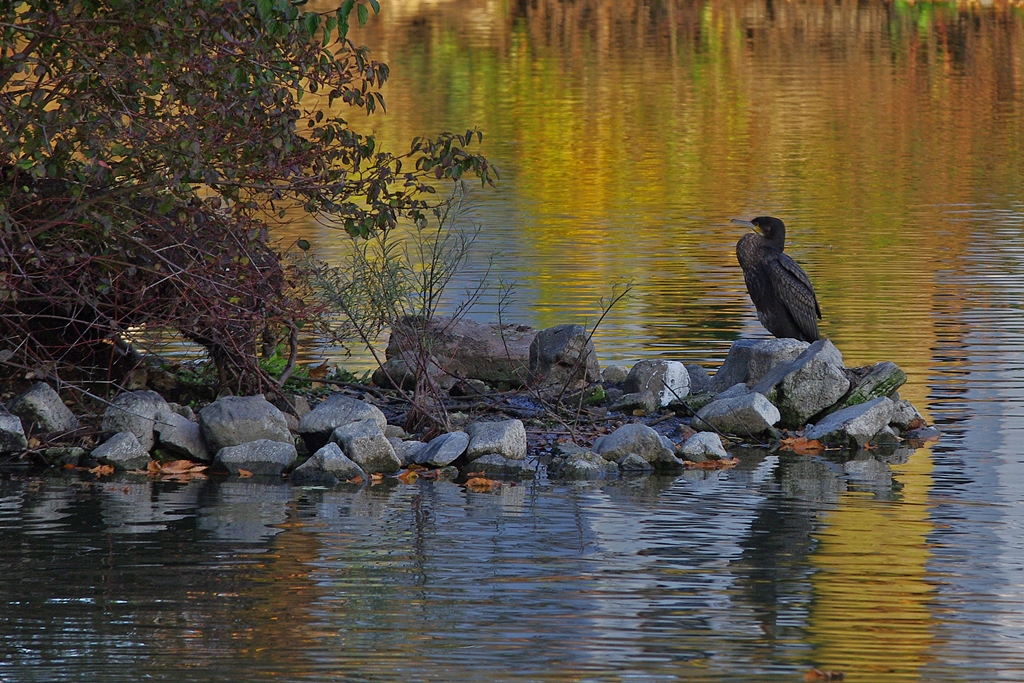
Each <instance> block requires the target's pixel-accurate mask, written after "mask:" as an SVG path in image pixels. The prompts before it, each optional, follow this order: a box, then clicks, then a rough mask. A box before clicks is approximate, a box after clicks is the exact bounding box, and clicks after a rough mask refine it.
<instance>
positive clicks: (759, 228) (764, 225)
mask: <svg viewBox="0 0 1024 683" xmlns="http://www.w3.org/2000/svg"><path fill="white" fill-rule="evenodd" d="M732 222H733V223H736V224H737V225H745V226H747V227H748V228H750V229H752V230H753V231H754V232H756V233H757V234H759V235H761V236H762V237H764V238H765V239H766V240H768V241H769V242H770V243H771V244H772V246H774V247H776V248H777V249H778V250H779V251H782V249H783V248H784V247H785V246H786V224H785V223H783V222H782V221H781V220H779V219H778V218H775V217H774V216H758V217H757V218H752V219H751V220H749V221H745V220H740V219H738V218H734V219H732Z"/></svg>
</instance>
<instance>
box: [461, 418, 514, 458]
mask: <svg viewBox="0 0 1024 683" xmlns="http://www.w3.org/2000/svg"><path fill="white" fill-rule="evenodd" d="M466 435H467V436H469V444H467V446H466V460H468V461H470V462H473V461H474V460H476V459H477V458H479V457H480V456H482V455H486V454H488V453H497V454H499V455H501V456H503V457H505V458H507V459H509V460H522V459H523V458H525V457H526V428H525V427H524V426H523V423H522V421H520V420H502V421H500V422H472V423H470V424H469V425H468V426H467V427H466Z"/></svg>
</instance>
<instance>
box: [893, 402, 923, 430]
mask: <svg viewBox="0 0 1024 683" xmlns="http://www.w3.org/2000/svg"><path fill="white" fill-rule="evenodd" d="M889 424H890V425H892V426H893V427H895V428H896V429H898V430H899V431H901V432H905V431H907V430H909V429H912V428H913V427H915V426H920V425H923V424H924V418H923V417H921V413H919V412H917V408H915V407H914V404H913V403H911V402H910V401H908V400H906V399H897V400H895V401H893V406H892V417H891V418H890V419H889Z"/></svg>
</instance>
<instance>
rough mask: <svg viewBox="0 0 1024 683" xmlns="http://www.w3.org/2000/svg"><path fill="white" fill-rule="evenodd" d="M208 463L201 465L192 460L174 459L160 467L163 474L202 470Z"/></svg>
mask: <svg viewBox="0 0 1024 683" xmlns="http://www.w3.org/2000/svg"><path fill="white" fill-rule="evenodd" d="M205 469H206V465H199V464H196V463H194V462H192V461H191V460H172V461H171V462H168V463H164V464H163V466H162V467H161V468H160V472H161V473H162V474H184V473H186V472H202V471H203V470H205Z"/></svg>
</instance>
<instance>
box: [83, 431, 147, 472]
mask: <svg viewBox="0 0 1024 683" xmlns="http://www.w3.org/2000/svg"><path fill="white" fill-rule="evenodd" d="M92 457H93V458H95V459H96V461H98V462H99V463H101V464H103V465H110V466H111V467H113V468H114V469H116V470H144V469H146V466H147V465H149V459H150V458H149V451H147V450H146V448H145V446H143V445H142V444H141V443H139V439H138V438H137V437H136V436H135V434H134V432H128V431H125V432H118V433H117V434H114V435H113V436H112V437H110V438H109V439H107V440H106V441H105V442H103V443H102V444H100V445H99V446H97V447H96V448H95V449H93V452H92Z"/></svg>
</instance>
